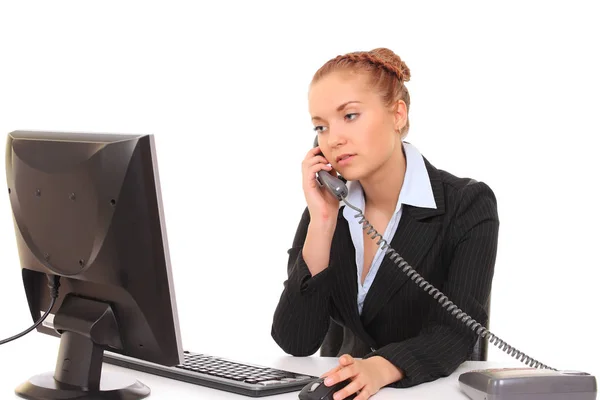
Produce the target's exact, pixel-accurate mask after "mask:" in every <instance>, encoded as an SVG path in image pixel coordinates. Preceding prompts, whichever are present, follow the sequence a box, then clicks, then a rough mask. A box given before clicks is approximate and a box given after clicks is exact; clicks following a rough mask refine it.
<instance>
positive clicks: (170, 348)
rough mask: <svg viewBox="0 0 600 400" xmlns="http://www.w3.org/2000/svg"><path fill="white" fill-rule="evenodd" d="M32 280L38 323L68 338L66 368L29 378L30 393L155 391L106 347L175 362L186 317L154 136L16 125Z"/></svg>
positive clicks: (22, 242) (11, 140)
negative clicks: (105, 366)
mask: <svg viewBox="0 0 600 400" xmlns="http://www.w3.org/2000/svg"><path fill="white" fill-rule="evenodd" d="M6 176H7V183H8V196H9V197H10V204H11V207H12V211H13V219H14V227H15V233H16V242H17V246H18V254H19V258H20V264H21V269H22V277H23V285H24V288H25V293H26V297H27V301H28V304H29V310H30V312H31V317H32V319H33V320H34V321H37V320H39V319H40V316H41V315H42V313H43V312H44V311H46V310H47V308H48V306H49V305H50V289H49V286H48V280H49V279H51V280H52V279H55V278H54V277H56V276H58V277H60V287H59V293H58V298H57V300H56V304H55V306H54V307H53V309H52V313H51V314H50V316H49V317H48V319H47V320H46V321H45V322H44V324H42V325H40V326H39V327H38V328H37V329H38V331H39V332H42V333H45V334H48V335H54V336H58V337H60V348H59V351H58V357H57V363H56V369H55V371H54V372H48V373H45V374H41V375H36V376H33V377H32V378H31V379H29V380H28V381H27V382H25V383H23V384H21V385H20V386H18V387H17V388H16V390H15V392H16V393H17V395H19V396H21V397H24V398H29V399H41V398H43V399H64V398H75V397H76V396H75V395H76V394H78V393H79V394H80V395H81V397H77V398H81V399H84V398H94V399H101V398H107V399H108V398H110V399H115V398H120V399H137V398H144V397H147V396H148V395H149V394H150V390H149V388H148V387H147V386H146V385H144V384H142V383H140V382H138V381H135V380H133V381H131V382H126V380H124V377H123V376H109V375H108V374H107V373H102V372H101V370H102V360H103V352H104V351H105V350H110V351H111V352H114V353H119V354H123V355H126V356H130V357H134V358H138V359H142V360H146V361H150V362H154V363H157V364H162V365H167V366H174V365H177V364H179V363H181V362H182V360H183V350H182V346H181V338H180V333H179V324H178V319H177V307H176V302H175V292H174V288H173V279H172V275H171V266H170V260H169V251H168V245H167V235H166V231H165V221H164V216H163V208H162V200H161V194H160V193H161V192H160V184H159V176H158V169H157V161H156V151H155V146H154V137H153V136H152V135H114V134H92V133H70V132H40V131H37V132H36V131H14V132H11V133H9V134H8V138H7V146H6Z"/></svg>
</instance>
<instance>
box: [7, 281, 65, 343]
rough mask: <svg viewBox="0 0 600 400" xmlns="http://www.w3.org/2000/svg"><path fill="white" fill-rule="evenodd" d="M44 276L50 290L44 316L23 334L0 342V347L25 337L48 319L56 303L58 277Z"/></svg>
mask: <svg viewBox="0 0 600 400" xmlns="http://www.w3.org/2000/svg"><path fill="white" fill-rule="evenodd" d="M46 276H47V277H48V287H49V288H50V306H49V307H48V310H47V311H46V312H45V313H44V315H42V316H41V317H40V319H39V320H38V321H37V322H36V323H35V324H33V326H31V327H29V328H28V329H26V330H24V331H23V332H21V333H19V334H16V335H15V336H12V337H9V338H8V339H4V340H0V345H3V344H5V343H8V342H11V341H13V340H15V339H19V338H20V337H23V336H25V335H26V334H28V333H29V332H31V331H32V330H34V329H35V328H37V327H38V326H39V325H40V324H41V323H42V322H44V320H45V319H46V317H48V315H49V314H50V311H52V307H54V304H55V303H56V299H57V298H58V288H59V287H60V276H56V275H46Z"/></svg>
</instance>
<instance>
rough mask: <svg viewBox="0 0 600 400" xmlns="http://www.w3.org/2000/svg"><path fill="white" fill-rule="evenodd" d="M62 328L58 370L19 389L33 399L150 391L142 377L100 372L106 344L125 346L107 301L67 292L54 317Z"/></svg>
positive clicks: (130, 399)
mask: <svg viewBox="0 0 600 400" xmlns="http://www.w3.org/2000/svg"><path fill="white" fill-rule="evenodd" d="M54 329H55V330H56V331H57V332H58V333H60V334H61V338H60V349H59V352H58V358H57V361H56V369H55V370H54V373H52V372H47V373H44V374H40V375H36V376H33V377H32V378H30V379H29V380H28V381H27V382H25V383H23V384H21V385H19V386H18V387H17V388H16V389H15V393H16V394H17V395H18V396H19V397H23V398H25V399H32V400H42V399H43V400H59V399H60V400H71V399H78V400H109V399H111V400H115V399H119V400H138V399H143V398H145V397H148V396H149V395H150V389H149V388H148V387H147V386H146V385H144V384H143V383H141V382H139V381H137V380H135V379H129V378H127V377H126V376H124V375H121V374H111V373H107V372H104V373H102V361H103V354H104V349H105V348H107V347H110V348H112V349H117V350H121V349H122V348H123V346H122V344H121V339H120V336H119V330H118V327H117V320H116V318H115V315H114V313H113V310H112V308H111V306H110V305H109V304H107V303H103V302H99V301H95V300H90V299H84V298H81V297H77V296H75V295H73V294H68V295H67V296H66V297H65V299H64V301H63V303H62V305H61V307H60V309H59V310H58V312H57V313H56V316H55V317H54Z"/></svg>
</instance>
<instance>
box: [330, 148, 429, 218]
mask: <svg viewBox="0 0 600 400" xmlns="http://www.w3.org/2000/svg"><path fill="white" fill-rule="evenodd" d="M402 146H403V148H404V154H405V157H406V171H405V173H404V182H403V183H402V189H401V190H400V195H399V196H398V202H397V203H396V210H395V212H396V213H397V212H399V211H400V209H401V207H402V204H408V205H411V206H415V207H422V208H433V209H435V208H437V206H436V204H435V199H434V197H433V190H432V188H431V180H430V179H429V173H428V172H427V167H426V166H425V160H424V159H423V156H422V155H421V153H420V152H419V150H417V148H416V147H415V146H413V145H412V144H410V143H407V142H403V143H402ZM346 199H347V200H348V203H350V204H352V205H353V206H355V207H358V208H360V209H361V210H363V211H364V209H365V196H364V192H363V189H362V186H361V184H360V182H359V181H349V182H348V196H347V197H346ZM341 204H344V203H343V202H341ZM351 214H354V210H352V209H351V208H349V207H346V208H345V209H344V216H345V217H346V218H348V217H350V216H351Z"/></svg>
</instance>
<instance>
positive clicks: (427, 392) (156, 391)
mask: <svg viewBox="0 0 600 400" xmlns="http://www.w3.org/2000/svg"><path fill="white" fill-rule="evenodd" d="M57 351H58V340H55V339H53V338H50V339H49V338H48V337H43V335H39V334H35V333H32V334H30V335H28V336H26V337H25V338H21V339H20V340H18V341H15V342H11V343H9V344H5V345H3V346H0V360H1V362H0V398H2V399H7V398H8V399H20V397H18V396H17V395H15V394H14V389H15V387H16V386H18V385H19V384H20V383H22V382H24V381H26V380H27V379H29V377H31V376H32V375H36V374H38V373H43V372H46V371H54V365H55V360H56V354H57ZM214 355H216V356H223V357H228V358H232V355H231V354H214ZM235 359H236V360H239V361H244V362H249V363H253V364H259V365H265V366H269V367H275V368H281V369H287V370H291V371H294V372H299V373H304V374H311V375H315V376H319V375H321V374H322V373H323V372H325V371H327V370H329V369H331V368H333V367H334V366H335V365H336V364H337V358H321V357H292V356H281V357H266V356H262V357H261V356H260V355H258V356H256V355H255V356H249V355H238V356H237V357H235ZM504 366H520V364H519V363H518V362H515V363H514V364H510V365H507V364H505V363H504V364H499V363H482V362H467V363H465V364H463V365H462V366H461V367H460V368H459V369H458V370H457V371H456V372H455V373H454V374H453V375H451V376H449V377H447V378H442V379H438V380H437V381H434V382H430V383H426V384H422V385H420V386H416V387H413V388H409V389H392V388H384V389H382V390H381V391H380V392H379V393H377V394H376V395H375V396H372V397H371V398H372V399H374V400H385V399H400V398H401V399H403V400H413V399H415V400H416V399H419V400H422V399H444V400H454V399H456V400H467V399H468V397H467V396H465V395H464V394H463V393H462V392H461V391H460V389H459V386H458V376H459V375H460V374H461V373H463V372H466V371H469V370H471V369H478V368H488V367H490V368H491V367H504ZM103 370H106V371H118V372H122V373H123V374H127V375H128V376H131V377H135V378H136V379H138V380H139V381H141V382H143V383H144V384H146V385H148V386H149V387H150V389H151V391H152V392H151V395H150V397H148V399H166V400H169V399H178V400H185V399H194V400H200V399H211V400H225V399H227V400H243V399H250V397H246V396H240V395H236V394H233V393H228V392H223V391H219V390H215V389H210V388H207V387H203V386H198V385H193V384H189V383H185V382H180V381H176V380H171V379H167V378H162V377H159V376H155V375H150V374H146V373H143V372H138V371H133V370H128V369H125V368H121V367H117V366H114V365H109V364H104V369H103ZM297 398H298V392H293V393H287V394H282V395H275V396H268V397H265V399H267V400H284V399H287V400H292V399H297Z"/></svg>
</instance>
